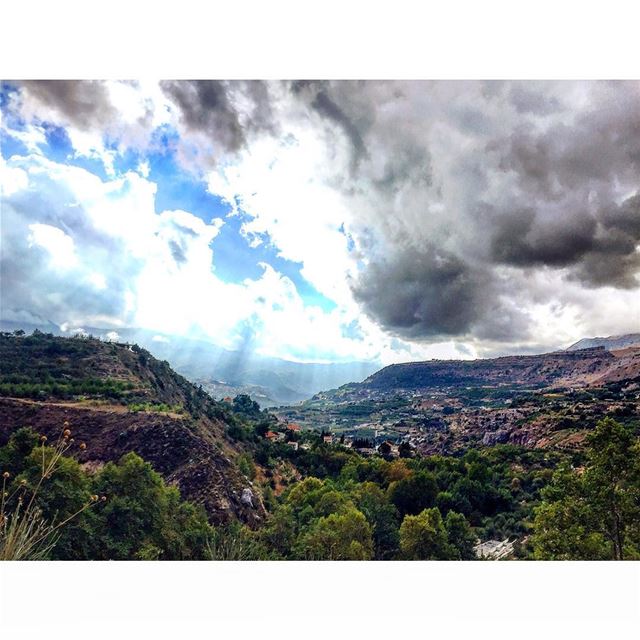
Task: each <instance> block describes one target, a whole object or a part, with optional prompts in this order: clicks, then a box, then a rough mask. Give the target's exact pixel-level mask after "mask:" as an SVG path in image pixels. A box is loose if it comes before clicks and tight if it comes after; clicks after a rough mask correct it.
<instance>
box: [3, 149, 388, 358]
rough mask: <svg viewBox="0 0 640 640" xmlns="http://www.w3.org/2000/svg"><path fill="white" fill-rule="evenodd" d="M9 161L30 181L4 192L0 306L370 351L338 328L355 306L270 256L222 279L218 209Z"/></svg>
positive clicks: (284, 350)
mask: <svg viewBox="0 0 640 640" xmlns="http://www.w3.org/2000/svg"><path fill="white" fill-rule="evenodd" d="M7 165H8V167H9V168H11V169H15V170H20V171H22V172H24V174H25V175H26V176H27V182H26V184H25V185H24V188H22V189H17V190H16V191H14V192H13V193H12V194H11V195H10V196H8V197H6V198H4V200H3V226H2V252H1V254H0V268H1V271H2V282H3V287H2V292H1V295H2V299H1V306H2V312H3V317H9V316H11V317H19V316H20V314H21V312H22V310H28V311H29V313H30V314H31V315H34V314H37V316H39V317H41V318H46V319H47V320H49V321H52V322H55V323H57V324H59V325H61V326H62V327H63V330H71V329H70V327H81V326H84V327H86V326H94V327H103V328H105V329H110V332H109V333H107V334H106V335H107V336H109V335H111V336H113V335H114V332H115V333H116V334H117V329H118V328H119V327H144V328H147V329H150V330H155V331H158V332H161V333H163V334H179V335H187V334H195V335H204V336H206V337H208V338H210V339H213V340H214V341H215V342H217V343H218V344H221V345H222V346H225V347H228V348H239V347H241V346H242V345H243V344H250V347H251V350H254V351H257V352H259V353H262V354H265V355H272V356H280V357H283V356H284V357H290V358H296V359H306V360H336V359H337V360H352V359H353V358H354V356H357V357H360V358H368V357H372V356H373V355H376V354H377V350H376V349H377V347H376V346H375V345H372V344H371V343H370V342H363V341H362V340H357V339H353V338H349V337H346V336H345V334H346V331H345V329H344V327H345V326H346V325H347V324H349V322H350V321H351V320H352V318H347V317H346V316H345V313H344V312H343V311H339V310H336V311H334V312H330V313H328V312H325V311H323V310H322V309H320V308H318V307H312V306H311V307H310V306H307V305H305V304H304V302H303V300H302V298H301V297H300V295H299V294H298V292H297V290H296V287H295V285H294V284H293V282H292V281H291V280H290V279H289V278H287V277H286V276H283V275H282V274H280V273H278V272H277V271H276V270H275V269H274V268H273V267H271V266H270V265H268V264H266V263H264V264H262V265H260V266H261V268H262V274H261V276H260V277H258V278H257V279H253V280H252V279H247V280H245V281H243V282H242V283H239V284H234V283H227V282H224V281H223V280H221V279H219V278H218V277H217V276H216V274H215V242H214V240H215V239H216V237H217V235H218V233H219V231H220V229H221V227H222V225H223V221H222V220H220V219H217V218H216V219H214V220H212V221H211V222H210V223H206V222H204V221H203V220H202V219H200V218H198V217H196V216H194V215H193V214H191V213H189V212H187V211H182V210H167V211H161V212H160V213H156V211H155V191H156V187H155V184H154V183H152V182H150V181H149V180H147V179H145V178H143V177H142V176H140V175H139V174H137V173H135V172H129V173H126V174H124V175H123V176H121V177H118V178H114V179H109V180H104V181H103V180H101V179H100V178H98V177H97V176H95V175H93V174H91V173H90V172H89V171H87V170H85V169H82V168H79V167H74V166H69V165H63V164H60V163H56V162H54V161H52V160H48V159H47V158H45V157H44V156H42V155H36V154H33V155H30V156H24V157H22V156H13V157H12V158H10V159H9V160H8V161H7ZM310 331H311V332H312V333H313V336H314V340H313V341H310V340H309V332H310ZM111 339H116V338H113V337H112V338H111ZM158 339H159V340H161V339H162V338H161V337H160V336H158Z"/></svg>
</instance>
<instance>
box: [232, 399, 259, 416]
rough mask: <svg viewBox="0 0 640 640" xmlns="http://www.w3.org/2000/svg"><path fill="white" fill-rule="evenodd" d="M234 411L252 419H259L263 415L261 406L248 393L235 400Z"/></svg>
mask: <svg viewBox="0 0 640 640" xmlns="http://www.w3.org/2000/svg"><path fill="white" fill-rule="evenodd" d="M233 410H234V411H236V412H237V413H241V414H243V415H245V416H248V417H250V418H259V417H260V416H261V415H262V412H261V411H260V405H259V404H258V403H257V402H256V401H255V400H252V399H251V397H250V396H248V395H247V394H246V393H241V394H239V395H237V396H236V397H235V398H234V399H233Z"/></svg>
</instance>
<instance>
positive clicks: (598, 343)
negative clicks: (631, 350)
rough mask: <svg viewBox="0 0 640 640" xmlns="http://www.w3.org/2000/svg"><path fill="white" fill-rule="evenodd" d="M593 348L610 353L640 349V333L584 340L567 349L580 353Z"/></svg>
mask: <svg viewBox="0 0 640 640" xmlns="http://www.w3.org/2000/svg"><path fill="white" fill-rule="evenodd" d="M592 347H604V348H605V349H608V350H609V351H613V350H615V349H624V348H625V347H640V333H627V334H626V335H623V336H608V337H607V338H583V339H582V340H578V342H576V343H575V344H572V345H571V346H570V347H567V349H566V351H578V350H579V349H591V348H592Z"/></svg>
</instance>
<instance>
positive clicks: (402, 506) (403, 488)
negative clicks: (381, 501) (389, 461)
mask: <svg viewBox="0 0 640 640" xmlns="http://www.w3.org/2000/svg"><path fill="white" fill-rule="evenodd" d="M437 493H438V485H437V484H436V480H435V478H434V477H433V475H432V474H431V473H429V472H427V471H420V472H418V473H415V474H414V475H412V476H410V477H409V478H405V479H404V480H400V481H398V482H392V483H391V485H390V486H389V500H390V501H391V502H392V503H393V504H394V505H395V506H396V508H397V509H398V511H399V512H400V515H401V516H405V515H407V514H408V515H416V514H418V513H420V512H421V511H422V510H423V509H427V508H429V507H433V505H434V504H435V499H436V495H437Z"/></svg>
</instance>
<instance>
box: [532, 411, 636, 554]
mask: <svg viewBox="0 0 640 640" xmlns="http://www.w3.org/2000/svg"><path fill="white" fill-rule="evenodd" d="M534 527H535V535H534V536H533V548H534V556H535V558H537V559H540V560H638V559H640V444H639V443H638V440H637V438H636V437H635V436H634V434H633V433H632V431H631V430H630V429H629V428H627V427H625V426H623V425H621V424H620V423H618V422H616V421H614V420H612V419H611V418H607V419H605V420H603V421H601V422H600V423H598V426H597V427H596V429H595V430H594V431H593V432H592V433H590V434H589V436H588V437H587V460H586V464H585V466H584V467H581V468H579V469H572V468H571V467H569V466H567V465H563V466H562V467H560V468H559V469H558V471H557V472H556V473H555V474H554V475H553V479H552V481H551V483H550V485H549V486H548V487H547V488H546V489H545V490H544V491H543V502H542V504H541V505H540V506H539V507H538V508H537V509H536V515H535V522H534Z"/></svg>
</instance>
